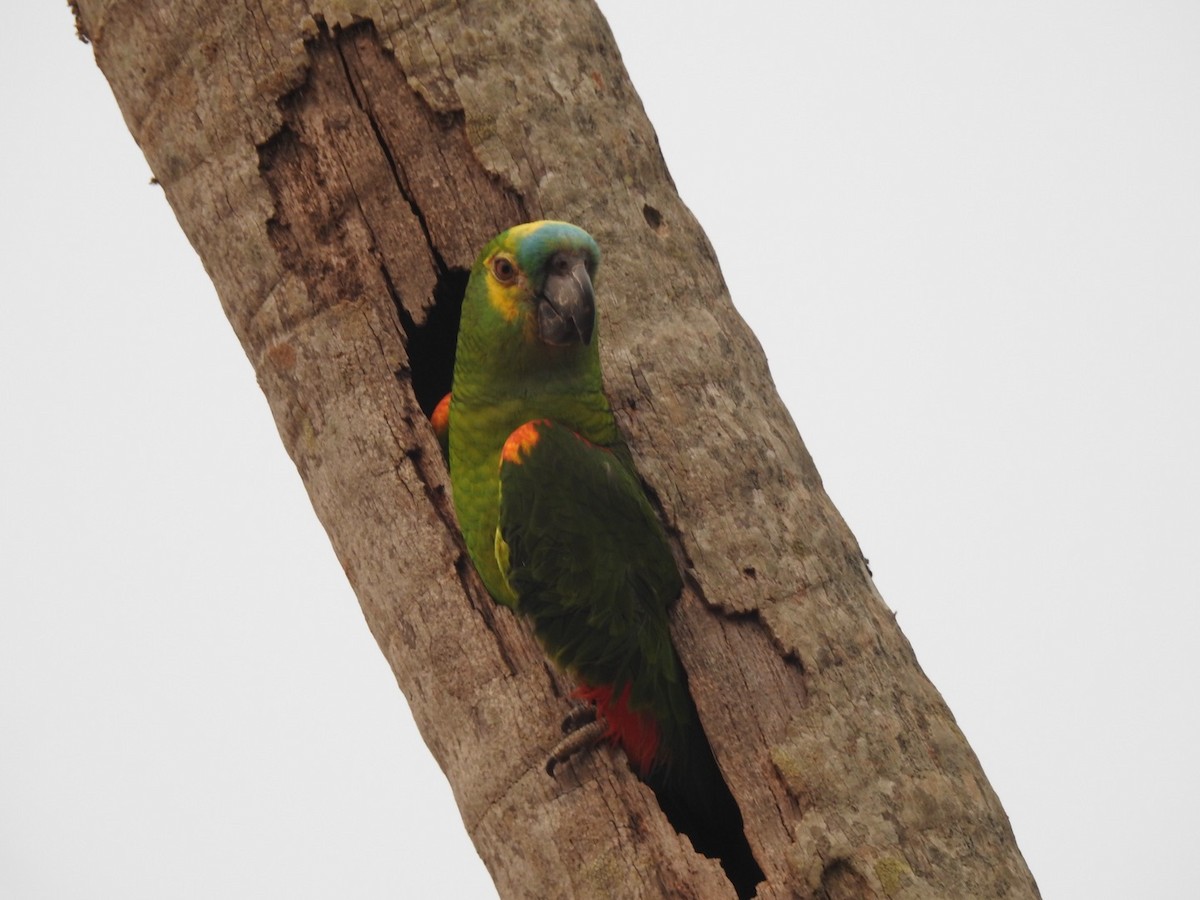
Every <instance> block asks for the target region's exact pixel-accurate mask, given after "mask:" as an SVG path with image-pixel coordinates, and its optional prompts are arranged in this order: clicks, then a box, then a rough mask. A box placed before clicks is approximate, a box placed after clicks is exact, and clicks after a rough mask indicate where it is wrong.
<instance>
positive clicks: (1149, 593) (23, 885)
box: [0, 0, 1200, 900]
mask: <svg viewBox="0 0 1200 900" xmlns="http://www.w3.org/2000/svg"><path fill="white" fill-rule="evenodd" d="M601 5H602V8H603V9H604V10H605V12H606V13H607V14H608V16H609V20H610V23H611V25H612V28H613V30H614V32H615V33H616V36H617V40H618V43H619V44H620V46H621V49H622V53H623V55H624V57H625V61H626V64H627V66H628V68H629V70H630V73H631V75H632V78H633V81H634V84H635V85H636V87H637V89H638V91H639V92H640V94H641V96H642V99H643V101H644V103H645V106H646V109H647V112H648V113H649V115H650V118H651V120H652V121H653V122H654V123H655V126H656V128H657V129H658V133H659V136H660V138H661V142H662V146H663V150H664V152H665V154H666V157H667V162H668V164H669V165H670V168H671V171H672V174H673V176H674V178H675V181H676V183H677V185H678V187H679V190H680V193H681V194H682V196H683V198H684V200H685V201H686V202H687V203H688V204H689V205H690V207H691V209H692V210H693V212H695V214H696V215H697V216H698V217H699V219H700V221H701V223H702V225H703V226H704V227H705V228H706V230H707V232H708V235H709V237H710V238H711V239H712V242H713V244H714V245H715V247H716V250H717V253H718V255H719V257H720V261H721V264H722V267H723V270H724V273H725V276H726V278H727V280H728V282H729V286H730V289H731V291H732V294H733V298H734V301H735V303H736V304H737V306H738V309H739V310H741V312H742V314H743V315H744V316H745V317H746V318H747V320H748V321H749V322H750V324H751V326H752V327H753V328H754V330H755V331H756V333H757V334H758V336H759V338H760V340H761V341H762V343H763V346H764V348H765V350H766V352H767V354H768V356H769V358H770V362H771V367H772V371H773V373H774V375H775V378H776V382H777V384H778V387H779V390H780V392H781V394H782V395H783V398H784V400H785V401H786V402H787V404H788V407H789V409H790V410H791V412H792V416H793V418H794V419H795V421H796V424H797V426H798V427H799V429H800V432H801V434H802V435H803V437H804V439H805V441H806V443H807V445H808V447H809V449H810V451H811V452H812V454H813V456H814V458H815V460H816V463H817V466H818V468H819V469H820V471H821V473H822V476H823V477H824V479H825V483H826V486H827V488H828V490H829V493H830V495H831V496H832V498H833V500H834V502H835V503H836V504H837V505H838V507H839V509H840V510H841V512H842V514H843V515H844V516H845V517H846V519H847V520H848V522H849V524H850V527H851V528H852V529H853V530H854V532H855V534H856V535H857V537H858V539H859V541H860V543H861V544H862V546H863V549H864V552H865V553H866V555H867V556H868V557H869V558H870V560H871V564H872V568H873V569H874V571H875V576H876V582H877V584H878V586H879V588H880V590H881V592H882V593H883V596H884V598H885V599H886V601H887V602H888V604H889V605H890V606H891V607H892V608H893V609H895V610H896V612H897V614H898V617H899V622H900V625H901V627H902V628H903V629H904V631H905V633H906V634H907V636H908V638H909V639H910V640H911V642H912V644H913V646H914V648H915V650H916V653H917V656H918V658H919V660H920V662H921V664H922V666H923V667H924V669H925V671H926V672H927V673H928V674H929V676H930V678H932V680H933V681H934V683H935V684H936V685H937V686H938V688H939V689H940V690H941V691H942V693H943V694H944V696H945V697H946V699H947V701H948V702H949V704H950V706H951V708H952V709H953V711H954V713H955V715H956V717H957V719H958V722H959V724H960V725H961V726H962V728H963V731H964V732H965V733H966V735H967V737H968V739H969V740H970V742H971V744H972V746H973V747H974V749H975V751H976V752H977V753H978V755H979V757H980V759H981V761H982V763H983V766H984V769H985V771H986V772H987V774H988V776H989V777H990V779H991V781H992V784H993V785H994V787H995V788H996V790H997V792H998V793H999V795H1000V798H1001V800H1002V801H1003V803H1004V805H1005V808H1006V809H1007V811H1008V814H1009V816H1010V818H1011V820H1012V824H1013V828H1014V830H1015V832H1016V835H1017V840H1018V843H1019V844H1020V846H1021V849H1022V850H1023V852H1024V854H1025V857H1026V859H1027V861H1028V862H1029V865H1030V867H1031V868H1032V869H1033V872H1034V874H1035V876H1036V877H1037V879H1038V881H1039V884H1040V886H1041V888H1042V891H1043V893H1044V894H1045V896H1046V897H1047V898H1050V897H1054V898H1063V897H1069V898H1075V897H1086V898H1101V900H1103V898H1129V897H1155V898H1192V897H1194V896H1195V890H1196V888H1195V858H1196V852H1197V851H1196V847H1197V845H1198V843H1200V826H1198V825H1197V816H1196V809H1197V808H1198V807H1200V774H1198V771H1197V765H1196V762H1195V758H1196V756H1197V750H1196V737H1197V734H1198V732H1200V701H1197V697H1196V694H1197V688H1198V687H1200V662H1198V659H1197V652H1196V638H1197V633H1198V631H1200V603H1198V602H1197V601H1198V600H1200V597H1198V594H1200V589H1198V588H1197V585H1196V575H1195V572H1194V568H1195V565H1194V564H1195V560H1196V547H1197V540H1198V538H1200V477H1198V475H1197V465H1196V460H1198V459H1200V363H1198V361H1197V357H1198V354H1200V50H1198V48H1200V4H1196V3H1194V2H1191V0H1189V2H1175V3H1168V2H1155V3H1141V4H1114V3H1108V2H1088V3H1084V2H1076V3H1065V2H1046V0H1043V2H1036V3H1012V2H1010V3H1004V4H977V3H972V4H965V3H952V2H946V3H921V2H918V3H908V4H891V3H819V4H817V3H809V2H800V3H788V4H785V3H782V2H775V3H761V2H752V0H742V2H740V3H738V4H736V12H737V14H736V15H731V14H730V9H731V7H730V5H729V4H727V3H723V4H720V5H717V4H712V9H711V11H709V10H707V9H706V7H707V4H704V3H695V2H690V3H683V2H678V3H658V4H655V3H645V2H638V0H623V2H616V0H611V2H604V3H602V4H601ZM0 42H2V48H0V110H3V113H4V120H5V123H6V127H5V137H4V139H3V144H2V145H0V146H2V147H3V165H0V197H2V202H0V227H2V228H3V238H4V242H3V246H4V248H5V251H4V253H3V255H2V256H0V260H2V262H0V267H2V272H3V280H2V281H0V285H2V286H3V308H4V315H3V320H2V324H0V385H2V388H0V423H2V425H0V427H2V428H3V435H4V439H3V443H2V444H0V448H2V449H0V454H2V456H0V462H2V465H0V548H2V557H0V896H3V897H5V898H8V897H12V898H62V897H123V898H160V897H188V898H191V897H195V898H210V897H233V898H253V897H265V896H272V897H291V898H325V897H331V896H342V897H356V898H357V897H362V898H385V897H388V898H392V897H398V896H414V897H415V896H463V897H477V896H482V897H487V896H489V895H491V894H492V893H493V889H492V887H491V883H490V880H489V879H488V878H487V874H486V872H485V871H484V869H483V866H482V864H481V863H480V862H479V860H478V857H477V856H476V855H475V852H474V850H473V848H472V846H471V844H470V842H469V841H468V840H467V838H466V834H465V832H464V830H463V827H462V824H461V820H460V819H459V817H458V814H457V810H456V808H455V807H454V804H453V800H452V797H451V795H450V792H449V789H448V787H447V785H446V782H445V779H444V778H443V777H442V775H441V773H440V772H439V771H438V769H437V768H436V767H435V765H434V764H433V762H432V759H431V757H430V756H429V754H428V752H427V751H426V750H425V748H424V745H423V744H422V743H421V742H420V738H419V736H418V735H417V733H416V731H415V728H414V726H413V725H412V722H411V719H410V718H409V715H408V712H407V709H406V707H405V704H404V701H403V699H402V696H401V694H400V693H399V691H398V690H397V688H396V685H395V682H394V680H393V679H392V676H391V673H390V671H389V669H388V667H387V665H386V664H385V662H384V660H383V657H382V655H381V654H380V653H379V651H378V649H377V647H376V646H375V644H374V642H373V640H372V639H371V637H370V635H369V633H368V631H367V628H366V625H365V624H364V622H363V619H362V615H361V613H360V611H359V609H358V606H357V603H356V601H355V599H354V597H353V595H352V593H351V592H350V590H349V588H348V586H347V585H346V582H345V577H344V575H343V574H342V571H341V569H340V567H339V566H338V564H337V561H336V560H335V558H334V555H333V552H332V550H331V549H330V547H329V544H328V541H327V539H326V537H325V535H324V532H323V531H322V529H321V527H320V525H319V524H318V522H317V521H316V518H315V516H314V515H313V513H312V510H311V507H310V506H309V503H308V500H307V498H306V496H305V494H304V491H303V488H302V486H301V483H300V479H299V477H298V476H297V475H296V473H295V470H294V469H293V467H292V465H291V463H290V461H289V460H288V459H287V457H286V455H285V454H284V452H283V449H282V447H281V445H280V442H279V438H278V436H277V434H276V432H275V428H274V425H273V423H272V421H271V417H270V414H269V412H268V409H267V405H266V402H265V401H264V399H263V398H262V395H261V393H260V392H259V389H258V387H257V385H256V383H255V380H254V373H253V371H252V369H251V367H250V365H249V363H248V362H247V361H246V358H245V356H244V355H243V353H242V351H241V349H240V347H239V346H238V344H237V341H236V339H235V338H234V336H233V333H232V331H231V329H230V328H229V326H228V323H227V322H226V321H225V319H224V317H223V315H222V312H221V309H220V305H219V303H218V301H217V298H216V296H215V294H214V292H213V289H212V285H211V284H210V283H209V281H208V280H207V278H206V276H205V274H204V271H203V268H202V267H201V265H200V262H199V260H198V259H197V258H196V256H195V254H194V252H193V251H192V250H191V248H190V246H189V245H188V244H187V242H186V240H185V239H184V237H183V235H182V233H181V232H180V230H179V228H178V226H177V225H176V223H175V221H174V217H173V215H172V213H171V211H170V209H169V208H168V207H167V204H166V202H165V200H164V198H163V195H162V192H161V191H160V190H159V189H158V188H156V187H151V186H150V185H149V184H148V181H149V178H150V172H149V169H148V168H147V166H146V163H145V161H144V159H143V158H142V157H141V154H140V152H139V151H138V149H137V147H136V146H135V145H134V143H133V140H132V139H131V138H130V136H129V134H128V132H127V131H126V129H125V126H124V123H123V121H122V120H121V117H120V114H119V112H118V110H117V107H116V104H115V103H114V101H113V99H112V96H111V93H110V92H109V90H108V87H107V85H106V83H105V82H104V79H103V78H102V76H101V75H100V73H99V71H98V70H97V69H96V67H95V65H94V63H93V61H92V56H91V52H90V49H89V48H87V47H85V46H83V45H82V44H79V43H78V42H76V41H75V39H74V36H73V31H72V23H71V19H70V16H69V14H68V12H67V10H66V8H65V4H62V5H60V4H58V3H46V2H39V3H33V4H26V5H25V6H23V7H22V15H21V18H20V21H19V23H18V22H16V21H14V22H10V23H9V27H6V28H5V29H3V30H2V31H0ZM601 302H603V296H601Z"/></svg>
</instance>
